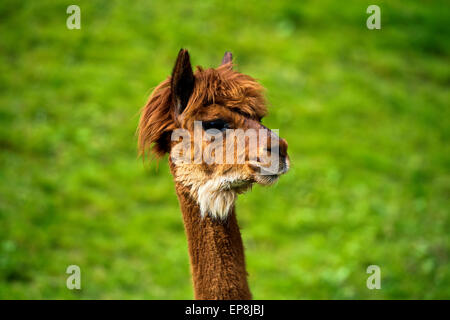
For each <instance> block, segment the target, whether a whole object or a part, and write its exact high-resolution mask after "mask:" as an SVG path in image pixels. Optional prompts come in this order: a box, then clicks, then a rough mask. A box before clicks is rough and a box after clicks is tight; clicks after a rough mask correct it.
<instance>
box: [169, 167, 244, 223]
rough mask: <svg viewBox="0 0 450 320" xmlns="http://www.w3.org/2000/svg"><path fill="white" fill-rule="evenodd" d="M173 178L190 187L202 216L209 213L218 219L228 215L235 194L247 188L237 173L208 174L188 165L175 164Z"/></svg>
mask: <svg viewBox="0 0 450 320" xmlns="http://www.w3.org/2000/svg"><path fill="white" fill-rule="evenodd" d="M175 180H176V181H177V182H179V183H181V184H183V185H184V186H187V187H189V188H190V193H191V195H192V196H193V198H195V199H196V200H197V203H198V205H199V207H200V213H201V215H202V217H205V216H206V215H208V214H209V215H210V216H211V217H212V218H215V219H220V220H225V219H226V218H227V217H228V214H229V213H230V212H231V210H232V208H233V206H234V202H235V201H236V198H237V194H238V193H242V192H243V190H246V189H247V187H245V186H243V181H242V179H241V178H240V177H239V176H238V175H237V174H228V175H219V176H208V175H206V174H205V173H204V172H203V171H201V170H200V169H199V168H198V167H197V168H196V167H195V166H189V165H188V166H185V165H180V166H177V168H176V177H175Z"/></svg>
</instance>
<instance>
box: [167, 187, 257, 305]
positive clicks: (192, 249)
mask: <svg viewBox="0 0 450 320" xmlns="http://www.w3.org/2000/svg"><path fill="white" fill-rule="evenodd" d="M176 190H177V195H178V199H179V202H180V206H181V211H182V213H183V220H184V227H185V230H186V236H187V240H188V247H189V255H190V262H191V271H192V279H193V283H194V293H195V299H201V300H215V299H226V300H237V299H251V293H250V290H249V288H248V283H247V272H246V270H245V258H244V248H243V244H242V238H241V233H240V231H239V227H238V224H237V220H236V214H235V210H234V208H233V210H232V211H231V212H230V213H229V215H228V218H227V219H226V220H225V221H220V220H215V219H212V218H211V217H210V216H209V215H207V216H205V217H204V218H202V217H201V214H200V208H199V206H198V204H197V203H196V201H195V200H194V199H193V198H192V197H191V195H190V193H189V190H188V189H187V188H186V187H185V186H182V185H181V184H179V183H176Z"/></svg>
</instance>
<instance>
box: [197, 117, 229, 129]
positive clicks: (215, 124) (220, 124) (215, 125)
mask: <svg viewBox="0 0 450 320" xmlns="http://www.w3.org/2000/svg"><path fill="white" fill-rule="evenodd" d="M202 125H203V130H205V131H206V130H209V129H217V130H220V131H223V130H225V129H228V128H229V125H228V123H226V122H225V121H224V120H222V119H217V120H213V121H203V122H202Z"/></svg>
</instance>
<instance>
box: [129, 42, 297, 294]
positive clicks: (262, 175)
mask: <svg viewBox="0 0 450 320" xmlns="http://www.w3.org/2000/svg"><path fill="white" fill-rule="evenodd" d="M231 59H232V57H231V53H229V52H227V53H225V56H224V58H223V60H222V64H221V66H219V67H218V68H216V69H212V68H211V69H206V70H204V69H202V68H201V67H197V71H196V72H195V74H194V73H193V71H192V67H191V63H190V58H189V54H188V52H187V51H186V50H183V49H182V50H180V52H179V54H178V58H177V61H176V63H175V67H174V69H173V72H172V76H171V77H169V78H168V79H167V80H165V81H163V82H162V83H161V84H160V85H159V86H158V87H156V89H155V90H154V91H153V93H152V95H151V96H150V99H149V101H148V102H147V104H146V106H145V107H144V108H143V110H142V114H141V119H140V123H139V128H138V131H139V150H140V154H141V155H143V156H144V155H145V153H146V151H147V150H148V149H149V148H151V147H152V150H153V152H154V153H155V154H156V155H157V156H159V157H161V156H163V155H164V154H166V153H168V154H169V155H170V157H169V164H170V170H171V173H172V175H173V177H174V181H175V188H176V193H177V195H178V199H179V202H180V206H181V211H182V213H183V220H184V226H185V230H186V235H187V240H188V247H189V255H190V262H191V271H192V277H193V284H194V292H195V298H196V299H208V300H209V299H251V298H252V295H251V293H250V290H249V287H248V283H247V272H246V269H245V257H244V248H243V244H242V239H241V234H240V231H239V226H238V224H237V220H236V213H235V208H234V203H235V199H236V197H237V194H239V193H243V192H245V191H246V190H248V189H250V188H251V186H252V184H253V183H259V184H262V185H270V184H272V183H274V182H275V181H277V179H278V178H279V176H280V175H282V174H283V173H285V172H286V171H287V170H288V169H289V157H288V155H287V143H286V141H284V140H283V139H280V138H278V136H277V135H276V134H275V133H273V132H272V131H271V130H270V129H268V128H266V127H264V126H263V125H262V124H261V119H262V118H263V117H264V115H265V114H266V112H267V110H266V106H265V101H264V97H263V94H262V91H263V88H262V87H261V86H260V85H259V84H258V83H257V82H256V81H255V80H254V79H253V78H251V77H249V76H247V75H243V74H241V73H238V72H236V71H234V70H233V69H232V62H231ZM196 121H201V125H202V127H200V134H201V137H202V138H201V139H198V136H197V138H196V131H195V130H198V127H196V123H199V122H196ZM196 128H197V129H196ZM233 129H242V130H241V131H245V132H250V131H251V130H253V132H256V135H257V138H258V141H260V142H261V141H263V143H259V144H257V145H255V144H252V143H251V142H250V138H249V136H244V138H243V139H244V140H239V139H242V135H241V136H239V130H233ZM183 130H184V131H183ZM179 131H181V132H187V133H188V134H190V135H189V136H188V138H189V140H188V141H187V144H186V143H184V144H182V143H180V141H179V140H180V139H179V138H180V137H179V136H176V133H178V132H179ZM210 132H212V134H210ZM204 136H205V137H206V139H205V138H204ZM225 136H226V137H227V139H225V140H227V141H232V142H233V144H231V145H229V144H227V143H226V141H225V140H223V141H222V140H221V138H222V137H225ZM264 136H268V138H267V139H263V138H264ZM174 137H175V138H174ZM208 137H209V138H208ZM211 137H212V138H211ZM230 139H231V140H230ZM238 140H239V141H244V144H243V145H241V146H242V147H241V148H239V147H237V148H236V145H235V144H234V143H237V141H238ZM184 142H186V141H184ZM214 142H217V143H216V146H218V145H219V146H221V147H223V149H222V150H225V152H224V154H220V153H218V151H217V150H219V149H214V151H213V152H211V156H212V157H215V160H217V159H220V160H223V159H224V157H225V153H226V154H231V155H232V158H231V159H232V160H233V161H231V162H230V161H215V162H210V161H207V159H208V157H205V159H203V158H201V160H200V161H195V159H196V158H195V157H196V156H198V154H201V155H203V153H204V152H205V153H207V152H206V151H207V150H208V148H211V146H212V145H213V143H214ZM180 145H184V147H186V146H187V147H188V148H191V149H188V151H183V150H186V149H180ZM238 146H239V145H238ZM192 148H193V149H194V152H192V151H191V150H192ZM196 148H197V149H196ZM180 150H181V153H180V154H184V156H185V158H184V159H185V160H186V159H188V160H190V161H187V162H186V161H180V158H179V157H177V156H176V155H177V154H178V153H179V152H180ZM195 150H197V152H196V151H195ZM235 151H236V152H235ZM268 155H270V156H273V155H276V156H277V157H278V159H279V161H278V162H277V166H276V169H275V171H270V170H269V169H267V166H268V164H267V162H266V161H263V159H267V156H268ZM197 159H198V158H197ZM239 159H241V160H242V161H239ZM227 160H229V159H228V158H227Z"/></svg>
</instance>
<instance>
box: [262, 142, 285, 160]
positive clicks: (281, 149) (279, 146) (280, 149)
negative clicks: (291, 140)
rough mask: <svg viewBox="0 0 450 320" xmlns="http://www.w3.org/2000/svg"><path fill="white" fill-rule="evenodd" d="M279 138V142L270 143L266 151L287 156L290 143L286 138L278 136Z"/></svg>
mask: <svg viewBox="0 0 450 320" xmlns="http://www.w3.org/2000/svg"><path fill="white" fill-rule="evenodd" d="M277 140H278V141H277V142H274V143H270V144H269V145H268V146H267V147H266V151H268V152H270V153H278V154H279V155H280V156H281V157H283V158H286V157H287V148H288V144H287V142H286V140H284V139H282V138H278V139H277Z"/></svg>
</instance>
